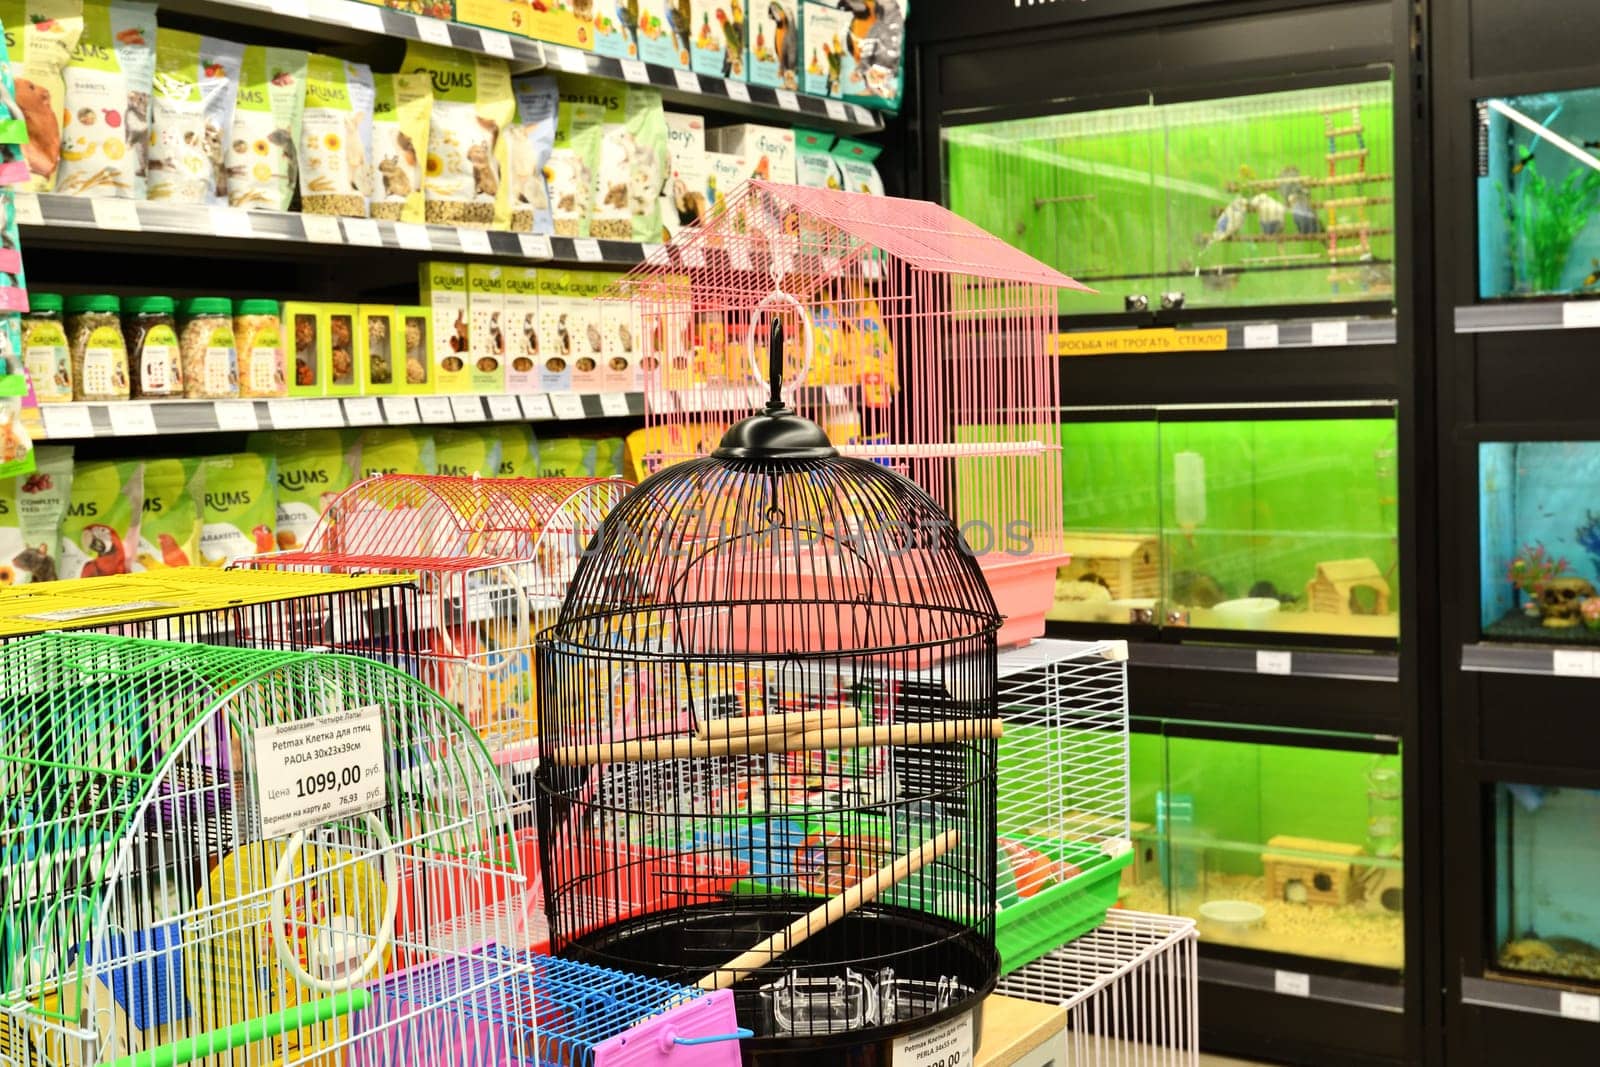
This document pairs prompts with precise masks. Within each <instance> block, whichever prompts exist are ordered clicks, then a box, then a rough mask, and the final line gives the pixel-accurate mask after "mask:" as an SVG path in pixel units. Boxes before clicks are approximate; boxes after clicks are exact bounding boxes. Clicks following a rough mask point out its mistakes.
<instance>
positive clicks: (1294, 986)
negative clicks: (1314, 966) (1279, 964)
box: [1272, 971, 1311, 997]
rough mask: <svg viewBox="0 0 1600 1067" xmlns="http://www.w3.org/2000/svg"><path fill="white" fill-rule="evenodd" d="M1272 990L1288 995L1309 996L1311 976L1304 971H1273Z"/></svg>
mask: <svg viewBox="0 0 1600 1067" xmlns="http://www.w3.org/2000/svg"><path fill="white" fill-rule="evenodd" d="M1272 991H1273V992H1274V993H1281V994H1283V995H1284V996H1286V997H1309V996H1310V995H1311V976H1310V975H1309V974H1306V973H1305V972H1304V971H1273V972H1272Z"/></svg>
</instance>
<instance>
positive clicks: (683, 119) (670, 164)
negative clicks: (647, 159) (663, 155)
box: [659, 111, 707, 243]
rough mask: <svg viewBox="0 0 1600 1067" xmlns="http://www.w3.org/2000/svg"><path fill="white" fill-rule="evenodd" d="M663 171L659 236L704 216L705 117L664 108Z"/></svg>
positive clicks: (665, 236) (668, 236) (665, 237)
mask: <svg viewBox="0 0 1600 1067" xmlns="http://www.w3.org/2000/svg"><path fill="white" fill-rule="evenodd" d="M664 118H665V120H666V130H667V175H666V180H665V181H663V182H662V188H661V237H660V238H659V240H661V241H662V242H663V243H665V242H667V241H670V240H672V238H674V237H675V236H677V234H678V231H679V230H681V229H683V228H684V227H685V226H694V225H697V224H698V223H700V222H701V221H702V220H704V219H705V217H706V214H707V207H706V120H705V118H704V117H703V116H700V115H685V114H681V113H679V112H676V111H668V112H667V113H666V115H665V116H664Z"/></svg>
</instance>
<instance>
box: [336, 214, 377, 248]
mask: <svg viewBox="0 0 1600 1067" xmlns="http://www.w3.org/2000/svg"><path fill="white" fill-rule="evenodd" d="M344 239H345V240H346V241H349V242H350V243H351V244H353V245H364V246H366V247H369V248H382V247H383V233H382V232H381V231H379V229H378V224H377V222H376V221H374V220H373V219H345V220H344Z"/></svg>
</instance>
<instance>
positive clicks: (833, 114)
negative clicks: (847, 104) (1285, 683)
mask: <svg viewBox="0 0 1600 1067" xmlns="http://www.w3.org/2000/svg"><path fill="white" fill-rule="evenodd" d="M823 106H824V107H826V108H827V109H828V117H829V118H830V119H832V120H833V121H835V122H849V121H850V113H849V112H848V111H846V110H845V109H844V104H842V103H840V102H839V101H837V100H828V101H825V102H824V104H823Z"/></svg>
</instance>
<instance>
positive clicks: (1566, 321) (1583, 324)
mask: <svg viewBox="0 0 1600 1067" xmlns="http://www.w3.org/2000/svg"><path fill="white" fill-rule="evenodd" d="M97 203H98V201H97ZM1561 325H1562V326H1564V327H1566V328H1567V329H1569V330H1581V329H1587V328H1589V327H1592V326H1600V300H1569V301H1567V302H1566V303H1565V304H1562V305H1561Z"/></svg>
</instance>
